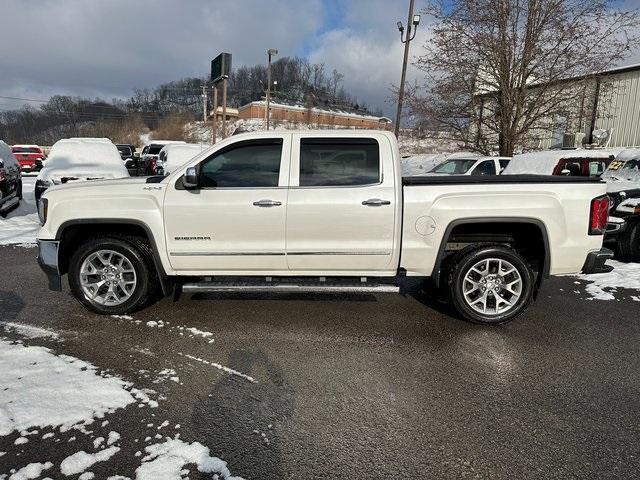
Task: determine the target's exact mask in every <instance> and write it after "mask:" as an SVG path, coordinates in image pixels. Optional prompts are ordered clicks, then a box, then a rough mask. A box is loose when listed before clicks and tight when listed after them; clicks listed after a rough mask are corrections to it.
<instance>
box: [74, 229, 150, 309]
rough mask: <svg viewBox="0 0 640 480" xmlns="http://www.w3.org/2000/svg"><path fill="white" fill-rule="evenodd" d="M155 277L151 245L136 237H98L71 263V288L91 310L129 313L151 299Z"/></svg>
mask: <svg viewBox="0 0 640 480" xmlns="http://www.w3.org/2000/svg"><path fill="white" fill-rule="evenodd" d="M154 278H155V275H154V272H153V269H152V264H151V263H150V258H149V251H148V247H147V246H146V245H145V244H144V243H143V242H142V241H141V240H139V239H137V238H135V237H130V238H129V237H122V238H120V237H113V238H109V237H107V238H95V239H91V240H89V241H87V242H86V243H84V244H83V245H81V246H80V248H78V250H77V251H76V252H75V253H74V255H73V256H72V257H71V261H70V264H69V287H70V288H71V292H72V293H73V295H74V296H75V297H76V299H77V300H78V301H79V302H80V303H81V304H82V305H84V306H85V307H87V308H88V309H89V310H92V311H94V312H96V313H100V314H106V315H120V314H124V313H130V312H132V311H134V310H136V309H138V308H140V307H142V306H144V305H145V304H146V303H147V301H148V300H149V298H150V296H151V294H152V293H153V290H154V282H153V279H154Z"/></svg>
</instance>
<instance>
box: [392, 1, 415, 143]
mask: <svg viewBox="0 0 640 480" xmlns="http://www.w3.org/2000/svg"><path fill="white" fill-rule="evenodd" d="M414 1H415V0H409V16H408V18H407V35H406V37H405V36H404V26H403V25H402V22H398V23H397V26H398V30H399V31H400V41H401V42H402V43H404V59H403V60H402V75H401V76H400V88H399V90H398V111H397V112H396V125H395V134H396V137H397V136H398V135H399V134H400V119H401V118H402V101H403V100H404V83H405V80H406V78H407V62H408V61H409V44H410V43H411V40H413V39H414V38H415V36H416V31H417V30H418V24H419V23H420V15H414V14H413V4H414ZM412 27H413V28H412ZM412 33H413V35H412Z"/></svg>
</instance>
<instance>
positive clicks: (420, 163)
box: [400, 152, 480, 177]
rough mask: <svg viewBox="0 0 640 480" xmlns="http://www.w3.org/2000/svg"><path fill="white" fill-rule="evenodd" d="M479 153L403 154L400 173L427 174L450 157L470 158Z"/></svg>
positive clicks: (408, 174) (407, 174)
mask: <svg viewBox="0 0 640 480" xmlns="http://www.w3.org/2000/svg"><path fill="white" fill-rule="evenodd" d="M479 156H480V154H478V153H473V152H455V153H418V154H410V155H403V156H402V158H401V159H400V164H401V166H402V175H403V176H407V177H419V176H420V175H427V174H428V172H429V171H431V170H433V169H434V168H435V167H437V166H438V165H440V164H441V163H443V162H444V161H445V160H449V159H452V158H472V157H479Z"/></svg>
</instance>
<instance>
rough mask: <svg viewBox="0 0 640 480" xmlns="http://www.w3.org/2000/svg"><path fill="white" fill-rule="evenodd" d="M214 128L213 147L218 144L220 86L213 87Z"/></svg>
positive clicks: (212, 134)
mask: <svg viewBox="0 0 640 480" xmlns="http://www.w3.org/2000/svg"><path fill="white" fill-rule="evenodd" d="M211 88H212V89H213V128H212V129H211V145H213V144H215V143H216V140H217V139H216V135H217V134H218V86H217V85H215V84H214V85H213V87H211Z"/></svg>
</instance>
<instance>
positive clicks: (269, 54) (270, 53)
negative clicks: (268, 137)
mask: <svg viewBox="0 0 640 480" xmlns="http://www.w3.org/2000/svg"><path fill="white" fill-rule="evenodd" d="M277 54H278V50H277V49H275V48H270V49H269V50H267V57H268V58H269V62H268V65H267V130H269V120H270V118H271V112H270V111H269V110H270V108H271V107H270V105H271V57H272V56H275V55H277Z"/></svg>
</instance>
